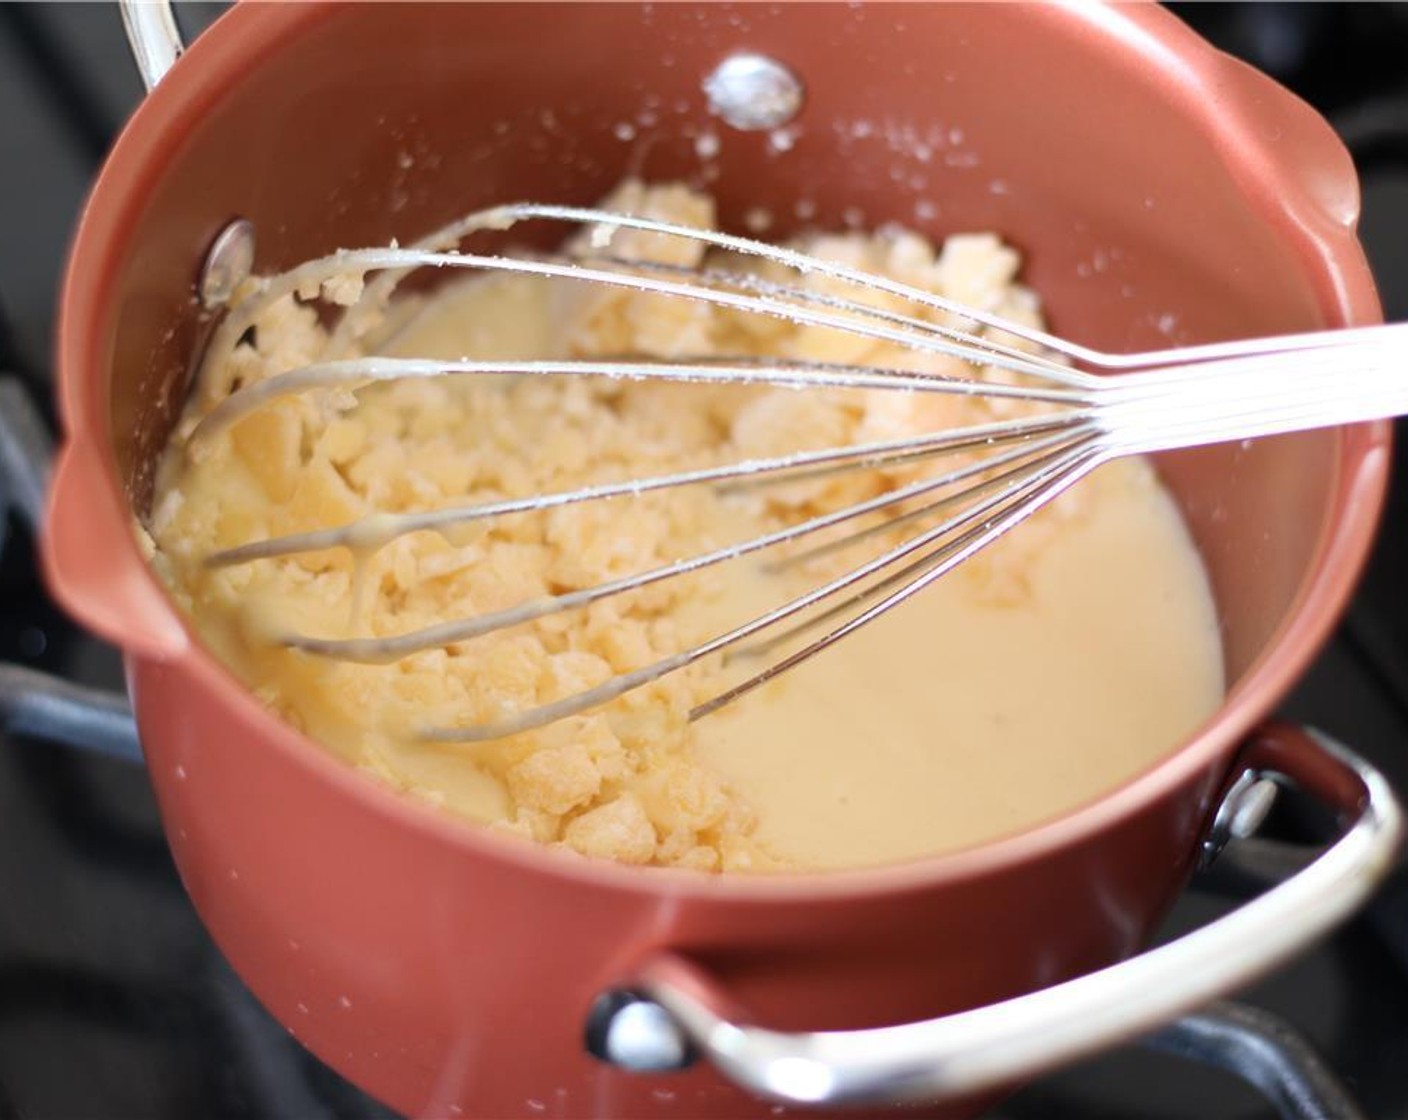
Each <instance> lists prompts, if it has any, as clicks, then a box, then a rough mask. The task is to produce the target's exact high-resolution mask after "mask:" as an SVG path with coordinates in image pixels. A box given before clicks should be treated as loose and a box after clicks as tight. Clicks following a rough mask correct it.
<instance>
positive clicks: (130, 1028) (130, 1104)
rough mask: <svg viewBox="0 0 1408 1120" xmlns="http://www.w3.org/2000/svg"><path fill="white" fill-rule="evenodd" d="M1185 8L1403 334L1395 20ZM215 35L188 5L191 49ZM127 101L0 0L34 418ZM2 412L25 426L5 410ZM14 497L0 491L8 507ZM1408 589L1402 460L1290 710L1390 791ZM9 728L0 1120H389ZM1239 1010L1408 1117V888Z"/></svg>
mask: <svg viewBox="0 0 1408 1120" xmlns="http://www.w3.org/2000/svg"><path fill="white" fill-rule="evenodd" d="M1174 7H1175V8H1176V9H1177V10H1178V11H1179V12H1180V14H1181V15H1183V16H1184V18H1187V19H1189V20H1190V22H1192V23H1194V25H1195V26H1197V27H1198V28H1199V30H1201V31H1203V32H1204V33H1205V34H1208V35H1209V36H1210V37H1212V38H1213V39H1214V41H1215V42H1218V43H1219V44H1220V45H1223V46H1224V47H1226V48H1227V49H1229V50H1232V51H1234V52H1235V53H1238V54H1241V55H1243V56H1245V57H1248V58H1249V59H1251V60H1252V61H1254V62H1256V63H1257V64H1259V65H1261V66H1262V67H1263V68H1265V69H1267V70H1269V71H1271V72H1272V73H1274V74H1276V75H1277V76H1278V77H1280V78H1281V79H1282V80H1283V81H1285V82H1287V84H1289V85H1291V86H1292V88H1294V89H1296V90H1297V91H1298V92H1300V93H1302V95H1303V96H1305V97H1306V98H1307V99H1308V100H1310V101H1311V102H1312V103H1313V104H1315V105H1316V106H1317V107H1318V108H1320V109H1321V110H1322V111H1324V112H1325V113H1326V114H1327V115H1329V117H1330V118H1331V120H1332V122H1333V123H1335V124H1336V126H1337V127H1339V128H1340V130H1341V132H1342V133H1343V134H1344V135H1345V136H1346V138H1347V139H1348V140H1350V141H1351V145H1352V147H1353V148H1354V151H1355V155H1356V159H1357V160H1358V161H1359V163H1360V167H1361V172H1362V173H1363V175H1364V179H1365V216H1364V222H1363V230H1364V238H1365V242H1366V244H1367V246H1368V249H1369V253H1370V257H1371V259H1372V261H1373V264H1374V267H1375V270H1376V274H1377V275H1378V277H1379V279H1380V283H1381V287H1382V289H1383V295H1384V302H1385V306H1386V311H1387V313H1388V315H1389V317H1390V318H1395V319H1408V64H1405V63H1404V62H1403V61H1402V59H1403V58H1404V57H1408V6H1404V5H1354V4H1279V3H1261V4H1245V5H1222V4H1199V5H1174ZM218 12H219V7H218V6H214V5H204V6H201V5H185V6H184V7H183V8H182V15H183V19H184V22H185V24H186V26H187V28H188V30H190V31H195V30H197V29H198V28H199V27H201V26H203V25H204V24H205V23H207V22H209V20H211V19H212V18H214V16H215V15H217V14H218ZM139 95H140V87H139V84H138V82H137V79H136V75H135V71H134V70H133V68H132V65H131V62H130V60H129V58H128V56H127V51H126V46H125V43H124V41H123V39H122V34H121V29H120V25H119V22H118V17H117V14H116V10H115V6H112V5H82V4H66V3H56V4H13V3H10V4H0V107H3V112H0V156H3V158H0V169H3V170H2V171H0V197H3V199H4V202H5V205H4V206H3V207H0V377H4V376H8V377H10V378H12V379H15V380H18V382H20V383H21V384H22V385H23V386H24V388H25V390H26V392H27V396H28V399H29V400H30V401H31V402H32V403H33V404H34V405H35V406H36V408H37V410H38V411H39V412H41V413H47V410H48V407H49V405H48V394H49V387H48V385H49V379H48V373H47V371H48V369H49V362H50V333H51V330H52V319H53V311H54V292H55V288H56V285H57V280H58V275H59V271H60V268H61V263H62V259H63V254H64V248H65V245H66V242H67V239H68V236H69V233H70V231H71V229H72V226H73V223H74V221H75V218H76V215H77V212H78V208H79V206H80V204H81V200H82V197H83V194H84V192H85V190H86V187H87V184H88V182H89V180H90V179H91V176H92V174H93V172H94V170H95V168H96V166H97V164H98V162H99V161H100V159H101V157H102V154H103V152H104V151H105V149H106V147H107V145H108V143H109V142H110V140H111V138H112V136H113V134H114V133H115V131H116V129H117V128H118V127H119V126H120V123H121V121H122V119H123V118H124V116H125V115H126V114H127V112H128V111H130V109H131V107H132V106H133V105H134V104H135V103H136V101H137V99H138V97H139ZM6 400H9V398H6ZM5 407H6V408H7V409H10V410H11V411H12V412H13V410H14V408H15V406H14V403H13V401H12V400H10V403H8V404H6V405H5ZM8 489H10V490H11V492H13V486H11V487H9V488H8ZM6 490H7V487H6V485H5V482H4V479H3V477H0V500H3V499H4V496H5V492H6ZM8 529H9V532H8V540H5V537H4V535H2V534H0V541H3V542H4V547H3V552H0V664H6V663H14V664H19V665H23V666H28V667H30V668H34V669H43V670H47V671H49V672H52V673H56V674H60V675H62V676H63V677H65V678H67V679H68V680H70V681H76V682H81V683H85V684H89V685H93V686H101V687H104V688H108V689H116V688H119V687H120V684H121V673H120V667H119V663H118V660H117V658H116V656H115V655H114V653H113V651H112V650H110V649H109V648H107V647H105V646H104V645H102V644H101V643H99V642H97V641H95V640H93V639H91V638H89V637H87V636H86V635H84V634H82V633H81V632H78V631H77V630H76V629H75V628H74V627H72V626H71V625H69V624H68V623H67V622H66V621H65V620H64V619H63V618H62V617H61V616H60V615H59V614H58V613H57V612H56V611H55V609H54V608H53V607H52V606H51V605H50V604H49V603H48V602H47V600H46V599H45V597H44V594H43V591H42V589H41V588H40V586H39V584H38V581H37V577H36V573H35V566H34V561H33V553H32V547H31V538H30V534H29V532H28V530H27V528H26V527H25V526H24V524H23V518H21V517H19V516H18V515H16V516H12V517H11V518H10V520H9V525H8ZM1406 571H1408V468H1405V467H1404V466H1403V461H1402V460H1400V465H1399V467H1398V469H1397V471H1396V477H1395V483H1394V488H1393V491H1392V494H1391V497H1390V502H1389V507H1388V510H1387V513H1386V518H1385V524H1384V530H1383V534H1382V537H1381V539H1380V541H1379V544H1378V547H1377V549H1376V551H1375V554H1374V559H1373V562H1372V564H1371V567H1370V570H1369V572H1368V574H1367V576H1366V579H1365V581H1364V584H1363V587H1362V589H1361V591H1360V593H1359V595H1358V597H1357V598H1356V600H1355V602H1354V606H1353V608H1352V610H1351V612H1350V614H1349V616H1348V617H1347V619H1346V620H1345V622H1344V624H1343V625H1342V626H1341V628H1340V629H1339V631H1338V633H1337V634H1336V635H1335V638H1334V640H1333V641H1332V642H1331V643H1330V645H1329V646H1328V648H1327V649H1326V650H1325V652H1324V654H1323V656H1322V657H1321V658H1320V659H1319V661H1318V662H1317V663H1316V665H1315V667H1314V669H1313V670H1312V671H1311V673H1310V674H1309V675H1308V677H1307V678H1306V680H1305V681H1304V683H1303V685H1302V686H1301V687H1300V688H1299V689H1298V690H1297V692H1296V693H1295V695H1294V696H1293V697H1292V698H1291V699H1290V701H1289V702H1288V703H1287V704H1286V706H1285V711H1286V713H1287V714H1288V715H1290V716H1292V717H1294V718H1298V719H1302V720H1305V721H1307V722H1310V723H1313V724H1315V725H1317V726H1319V727H1322V728H1324V729H1325V730H1327V731H1329V732H1331V733H1332V734H1334V735H1335V736H1337V737H1339V738H1341V739H1343V740H1344V741H1345V742H1347V743H1349V744H1351V745H1352V746H1354V747H1355V748H1356V749H1358V750H1360V751H1362V752H1363V753H1364V754H1365V755H1367V756H1368V757H1369V758H1370V759H1372V760H1373V761H1374V762H1375V763H1376V764H1377V765H1378V766H1380V767H1381V768H1382V769H1383V770H1385V771H1386V772H1387V773H1388V774H1389V776H1390V778H1391V779H1392V780H1393V781H1394V783H1395V784H1396V786H1397V788H1398V789H1399V790H1401V791H1408V595H1405V594H1404V592H1403V591H1402V590H1401V586H1400V578H1401V574H1402V573H1404V572H1406ZM2 706H3V705H0V707H2ZM0 726H3V725H0ZM8 726H9V727H10V731H9V732H8V733H7V732H5V731H4V730H0V899H3V905H0V1118H4V1117H11V1116H14V1117H33V1118H35V1120H61V1118H70V1117H111V1118H153V1120H158V1118H167V1117H170V1118H178V1117H179V1118H186V1117H197V1116H198V1117H218V1118H226V1117H228V1118H231V1120H235V1118H259V1120H273V1118H288V1120H313V1118H332V1117H339V1118H341V1117H346V1118H357V1117H385V1116H388V1115H389V1114H388V1113H387V1112H386V1110H385V1109H383V1108H382V1107H381V1106H379V1105H377V1104H376V1103H374V1102H372V1101H370V1100H369V1099H368V1098H366V1097H365V1096H363V1095H362V1094H361V1093H359V1092H358V1091H357V1090H356V1089H354V1088H353V1087H351V1086H350V1085H348V1084H347V1083H346V1082H345V1081H343V1080H342V1079H341V1078H340V1077H338V1076H337V1075H336V1074H334V1073H332V1072H331V1071H330V1070H328V1069H327V1068H326V1067H324V1066H322V1065H321V1063H319V1062H318V1061H317V1060H316V1059H315V1058H313V1057H311V1056H310V1055H308V1054H307V1053H306V1052H305V1051H304V1050H303V1049H302V1048H301V1047H300V1046H299V1045H298V1044H297V1043H295V1042H294V1041H293V1040H292V1039H290V1038H289V1037H288V1035H287V1033H286V1032H285V1031H284V1030H283V1028H281V1027H279V1026H278V1025H277V1024H276V1023H274V1021H273V1020H272V1019H270V1018H269V1016H268V1015H267V1014H266V1013H265V1012H264V1011H263V1009H262V1008H260V1007H259V1006H258V1004H257V1003H255V1001H254V1000H253V998H252V997H251V996H249V994H248V993H247V992H246V991H245V989H244V988H243V986H242V985H241V983H240V982H239V980H238V979H236V978H235V976H234V975H233V974H232V973H231V971H230V969H229V967H228V966H227V965H226V964H225V962H224V961H223V959H222V958H221V956H220V954H219V952H218V951H217V950H216V949H215V948H214V946H213V945H212V944H211V942H210V940H209V938H208V937H207V935H206V934H205V932H204V930H203V929H202V927H201V925H200V923H199V922H198V920H197V919H196V916H195V914H194V912H193V911H192V909H191V906H190V903H189V902H188V901H187V899H186V896H185V894H184V892H183V891H182V889H181V885H180V883H179V881H178V879H177V876H176V873H175V870H174V868H173V866H172V863H171V860H170V857H169V855H168V853H167V849H166V845H165V842H164V840H163V838H162V834H161V830H160V826H159V823H158V820H157V815H156V810H155V807H154V805H153V801H152V797H151V792H150V789H149V787H148V784H147V781H146V776H145V773H144V771H143V770H142V769H141V767H140V765H138V764H136V763H134V762H133V761H131V760H124V759H122V758H120V757H113V756H104V755H99V754H96V753H94V752H92V751H86V750H81V749H76V748H74V747H69V746H55V745H53V744H51V743H44V742H40V741H39V740H38V739H35V738H28V737H25V736H24V735H23V734H19V733H17V732H16V730H15V728H16V726H17V725H16V724H15V723H13V722H10V723H9V725H8ZM117 739H118V740H119V741H118V742H117V744H116V745H117V746H119V747H120V746H121V743H120V739H121V736H120V735H119V736H118V737H117ZM1234 904H1235V903H1234V902H1233V901H1229V900H1227V899H1225V898H1224V897H1222V896H1221V895H1220V894H1218V893H1217V892H1215V891H1212V890H1207V889H1204V890H1195V891H1193V892H1190V894H1189V895H1188V896H1187V897H1186V898H1185V900H1184V901H1183V902H1182V903H1180V905H1179V907H1178V909H1177V911H1176V912H1175V914H1174V916H1173V918H1172V920H1171V922H1170V924H1169V927H1168V931H1167V932H1168V933H1170V934H1171V933H1174V932H1177V931H1178V930H1180V929H1183V928H1187V927H1189V926H1190V925H1193V924H1197V923H1199V922H1202V921H1206V920H1207V919H1208V918H1209V917H1211V916H1214V915H1215V914H1217V913H1219V912H1221V911H1222V910H1223V909H1225V908H1226V907H1227V906H1230V905H1234ZM1238 999H1239V1000H1240V1001H1243V1002H1245V1003H1247V1004H1250V1005H1253V1006H1255V1007H1259V1008H1263V1009H1266V1010H1269V1011H1271V1012H1273V1013H1275V1014H1276V1015H1278V1016H1280V1017H1282V1018H1284V1019H1285V1020H1287V1021H1289V1022H1290V1023H1292V1024H1294V1025H1295V1026H1296V1027H1297V1028H1299V1030H1300V1032H1301V1033H1302V1034H1303V1035H1304V1036H1306V1037H1307V1038H1308V1039H1309V1040H1310V1041H1311V1042H1312V1043H1313V1044H1314V1046H1315V1047H1316V1048H1317V1049H1318V1050H1319V1051H1320V1052H1321V1053H1322V1054H1323V1055H1324V1057H1325V1058H1326V1059H1327V1061H1328V1063H1329V1065H1330V1067H1332V1068H1333V1069H1334V1070H1335V1071H1337V1072H1338V1074H1339V1075H1340V1077H1341V1079H1342V1080H1343V1083H1344V1085H1345V1087H1346V1088H1347V1089H1348V1090H1349V1092H1350V1093H1351V1094H1352V1095H1353V1096H1354V1097H1355V1098H1356V1099H1357V1101H1358V1103H1359V1107H1360V1109H1361V1110H1362V1112H1363V1114H1364V1115H1366V1116H1368V1117H1373V1118H1375V1120H1408V870H1405V869H1403V868H1400V871H1399V873H1398V875H1397V876H1396V878H1395V879H1394V880H1393V881H1392V882H1391V883H1390V884H1389V887H1388V888H1387V889H1386V890H1385V891H1384V892H1382V894H1381V895H1380V896H1379V898H1378V900H1377V902H1376V903H1375V904H1374V907H1373V908H1372V909H1371V911H1370V912H1369V913H1368V914H1366V915H1365V916H1363V917H1361V918H1360V919H1358V920H1356V921H1355V922H1353V923H1351V924H1350V925H1348V926H1347V927H1345V928H1344V929H1343V930H1342V931H1341V932H1339V933H1338V934H1337V935H1336V936H1334V937H1333V938H1332V939H1330V940H1328V941H1326V942H1325V943H1324V944H1323V945H1322V946H1321V947H1319V948H1318V949H1316V950H1315V951H1314V952H1311V953H1309V954H1307V955H1305V956H1304V957H1302V958H1301V959H1300V960H1298V961H1297V962H1295V963H1294V964H1292V965H1291V966H1289V967H1287V968H1284V969H1282V970H1281V971H1280V972H1278V973H1277V974H1275V975H1274V976H1272V977H1271V978H1269V979H1268V980H1266V981H1265V982H1263V983H1261V984H1259V985H1257V986H1256V987H1255V988H1253V989H1250V990H1249V991H1246V992H1243V993H1239V994H1238ZM1276 1115H1278V1113H1277V1112H1275V1111H1274V1109H1273V1108H1272V1107H1271V1106H1270V1105H1268V1104H1267V1103H1266V1102H1265V1101H1264V1100H1263V1099H1262V1098H1261V1097H1260V1096H1259V1095H1258V1094H1257V1093H1256V1092H1254V1091H1253V1090H1251V1089H1249V1088H1247V1087H1246V1086H1245V1085H1243V1084H1242V1083H1241V1082H1239V1081H1238V1080H1236V1079H1235V1078H1233V1077H1232V1076H1231V1075H1229V1074H1226V1073H1221V1072H1217V1071H1215V1070H1212V1069H1209V1068H1206V1067H1203V1066H1195V1065H1190V1064H1188V1063H1187V1062H1185V1061H1183V1060H1181V1059H1178V1058H1174V1057H1171V1056H1168V1055H1165V1054H1159V1053H1154V1052H1151V1051H1150V1050H1148V1049H1145V1048H1140V1047H1135V1046H1131V1047H1127V1048H1124V1049H1121V1050H1118V1051H1115V1052H1113V1053H1110V1054H1108V1055H1105V1056H1103V1057H1101V1058H1098V1059H1096V1060H1093V1061H1089V1062H1086V1063H1083V1064H1082V1065H1080V1066H1077V1067H1074V1068H1072V1069H1070V1070H1068V1071H1066V1072H1063V1073H1061V1074H1058V1075H1056V1076H1052V1077H1048V1078H1046V1079H1044V1080H1042V1081H1041V1082H1039V1083H1037V1084H1035V1085H1033V1086H1031V1087H1030V1088H1028V1089H1027V1090H1025V1091H1023V1092H1022V1093H1021V1094H1019V1095H1018V1096H1017V1097H1015V1098H1014V1099H1013V1100H1011V1101H1010V1102H1008V1103H1007V1104H1006V1105H1004V1106H1003V1108H1002V1109H1001V1110H1000V1113H999V1116H1000V1117H1001V1118H1003V1120H1058V1118H1059V1120H1128V1118H1142V1120H1190V1118H1197V1120H1267V1118H1270V1117H1273V1116H1276Z"/></svg>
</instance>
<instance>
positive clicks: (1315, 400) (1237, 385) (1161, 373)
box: [1099, 323, 1408, 454]
mask: <svg viewBox="0 0 1408 1120" xmlns="http://www.w3.org/2000/svg"><path fill="white" fill-rule="evenodd" d="M1203 352H1204V353H1210V354H1214V355H1215V353H1216V351H1215V348H1208V349H1207V350H1205V351H1203ZM1100 393H1101V396H1102V398H1103V399H1102V402H1101V407H1100V409H1099V412H1100V414H1101V424H1102V426H1103V427H1104V429H1105V432H1106V440H1107V445H1108V446H1109V447H1111V449H1112V450H1114V451H1115V452H1116V453H1118V454H1146V453H1149V452H1153V451H1167V450H1172V449H1174V448H1179V447H1191V446H1195V445H1200V444H1207V443H1222V442H1227V441H1231V440H1240V439H1256V438H1259V437H1262V436H1273V435H1283V434H1285V433H1288V432H1298V431H1306V430H1309V429H1312V428H1330V427H1336V426H1338V425H1341V424H1357V423H1362V422H1364V421H1369V420H1380V419H1385V418H1388V417H1392V416H1403V415H1408V324H1405V323H1395V324H1391V325H1387V326H1378V327H1369V328H1361V329H1357V330H1352V331H1342V332H1324V333H1322V334H1320V335H1310V336H1307V335H1302V336H1296V337H1293V338H1286V339H1280V340H1278V339H1269V340H1267V341H1266V343H1265V349H1263V350H1262V351H1261V352H1258V353H1236V354H1233V355H1232V356H1227V357H1216V356H1213V357H1210V358H1209V359H1206V360H1200V361H1194V362H1179V363H1176V364H1170V365H1167V366H1164V367H1162V368H1157V369H1149V370H1143V371H1140V372H1138V373H1131V374H1124V375H1121V376H1119V377H1118V378H1116V379H1114V380H1113V381H1112V382H1111V384H1110V385H1108V386H1107V387H1104V388H1102V389H1101V390H1100Z"/></svg>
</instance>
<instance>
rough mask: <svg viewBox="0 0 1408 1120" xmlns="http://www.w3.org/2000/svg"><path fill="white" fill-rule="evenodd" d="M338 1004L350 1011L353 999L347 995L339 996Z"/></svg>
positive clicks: (344, 1009)
mask: <svg viewBox="0 0 1408 1120" xmlns="http://www.w3.org/2000/svg"><path fill="white" fill-rule="evenodd" d="M337 1006H338V1007H340V1008H342V1010H343V1011H350V1010H352V1001H351V1000H350V999H348V998H347V997H346V996H338V997H337Z"/></svg>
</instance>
